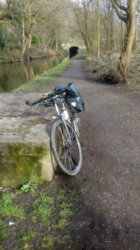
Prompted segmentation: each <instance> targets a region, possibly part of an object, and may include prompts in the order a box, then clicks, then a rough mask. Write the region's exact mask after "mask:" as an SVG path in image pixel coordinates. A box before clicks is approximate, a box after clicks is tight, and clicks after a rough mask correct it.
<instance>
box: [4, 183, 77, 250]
mask: <svg viewBox="0 0 140 250" xmlns="http://www.w3.org/2000/svg"><path fill="white" fill-rule="evenodd" d="M72 194H73V192H71V191H69V192H68V191H67V190H65V189H60V190H59V189H58V190H57V189H56V186H49V187H48V188H47V187H46V184H45V185H40V186H39V185H38V186H37V185H35V184H30V183H27V184H24V185H23V186H21V187H19V188H17V189H12V188H11V190H10V189H9V191H8V190H7V191H6V190H5V191H4V190H3V191H2V194H1V196H0V204H1V207H0V216H1V220H0V237H1V243H0V249H5V250H6V249H17V248H18V249H23V250H25V249H29V250H31V249H34V248H36V249H57V246H58V245H59V246H60V248H61V249H66V245H67V244H71V238H70V235H69V232H71V227H72V226H73V223H74V224H75V222H74V221H73V220H72V218H73V216H76V214H75V212H74V206H73V198H72V199H71V197H72ZM75 195H76V197H77V192H76V193H75ZM15 236H16V237H15Z"/></svg>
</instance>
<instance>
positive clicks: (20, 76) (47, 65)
mask: <svg viewBox="0 0 140 250" xmlns="http://www.w3.org/2000/svg"><path fill="white" fill-rule="evenodd" d="M65 58H66V55H64V54H60V55H54V56H50V57H46V58H40V59H34V60H31V61H24V62H14V63H5V64H0V92H11V91H12V90H13V89H16V88H18V87H20V86H21V85H22V84H24V83H28V82H30V81H32V80H33V79H34V78H35V77H36V76H38V75H40V74H43V73H44V72H47V71H48V70H50V69H52V68H53V67H56V66H58V65H59V64H61V63H62V62H63V60H64V59H65Z"/></svg>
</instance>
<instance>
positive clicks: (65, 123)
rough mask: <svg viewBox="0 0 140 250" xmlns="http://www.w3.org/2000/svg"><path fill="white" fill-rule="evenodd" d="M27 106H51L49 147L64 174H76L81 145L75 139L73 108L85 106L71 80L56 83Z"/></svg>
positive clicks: (79, 110) (76, 125) (79, 165)
mask: <svg viewBox="0 0 140 250" xmlns="http://www.w3.org/2000/svg"><path fill="white" fill-rule="evenodd" d="M26 104H27V105H29V106H33V105H41V106H44V107H55V110H56V115H55V116H52V119H54V120H55V121H54V123H53V125H52V128H51V135H50V141H51V149H52V152H53V155H54V158H55V160H56V162H57V164H58V166H59V168H60V169H61V170H62V171H63V172H64V173H65V174H67V175H70V176H74V175H76V174H77V173H78V172H79V171H80V169H81V166H82V149H81V144H80V141H79V129H78V124H79V122H80V119H79V118H77V117H76V113H77V112H81V111H82V110H84V109H85V107H84V102H83V100H82V97H81V95H80V93H79V92H78V90H77V88H76V86H75V84H74V83H69V84H68V85H67V86H66V87H65V86H62V85H58V86H57V87H55V88H54V91H53V92H49V93H46V94H44V95H43V96H42V98H40V99H39V100H36V101H34V102H30V101H26Z"/></svg>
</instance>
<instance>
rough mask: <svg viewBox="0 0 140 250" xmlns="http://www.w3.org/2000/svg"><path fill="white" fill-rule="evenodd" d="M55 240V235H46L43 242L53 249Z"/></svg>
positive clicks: (43, 244) (46, 246)
mask: <svg viewBox="0 0 140 250" xmlns="http://www.w3.org/2000/svg"><path fill="white" fill-rule="evenodd" d="M54 242H55V239H54V237H53V236H50V235H49V236H45V237H44V238H43V243H42V247H44V248H47V249H51V248H53V246H54Z"/></svg>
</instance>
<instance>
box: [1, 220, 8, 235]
mask: <svg viewBox="0 0 140 250" xmlns="http://www.w3.org/2000/svg"><path fill="white" fill-rule="evenodd" d="M8 236H9V233H8V232H7V231H6V230H5V224H4V223H3V222H2V221H0V239H7V238H8Z"/></svg>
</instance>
